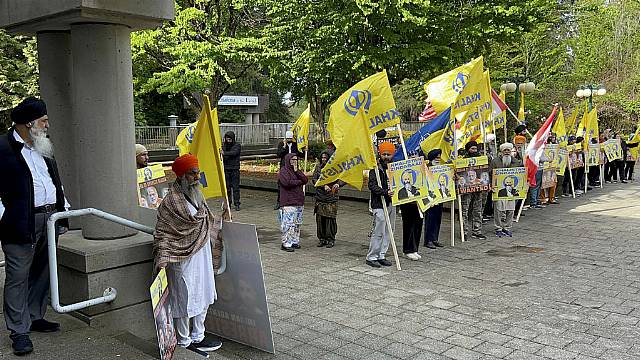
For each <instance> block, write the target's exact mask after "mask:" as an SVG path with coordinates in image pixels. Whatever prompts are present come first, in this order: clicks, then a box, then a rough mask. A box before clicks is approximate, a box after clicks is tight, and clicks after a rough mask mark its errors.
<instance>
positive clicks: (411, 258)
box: [404, 253, 420, 261]
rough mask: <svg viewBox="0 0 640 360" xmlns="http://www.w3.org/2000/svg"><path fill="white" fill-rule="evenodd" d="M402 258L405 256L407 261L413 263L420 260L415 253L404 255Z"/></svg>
mask: <svg viewBox="0 0 640 360" xmlns="http://www.w3.org/2000/svg"><path fill="white" fill-rule="evenodd" d="M404 256H406V257H407V259H409V260H414V261H416V260H420V258H419V257H417V256H416V254H415V253H408V254H404Z"/></svg>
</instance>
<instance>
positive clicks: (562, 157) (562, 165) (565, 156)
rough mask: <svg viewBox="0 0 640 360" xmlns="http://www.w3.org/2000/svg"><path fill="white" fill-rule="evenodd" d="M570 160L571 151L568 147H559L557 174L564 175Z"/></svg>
mask: <svg viewBox="0 0 640 360" xmlns="http://www.w3.org/2000/svg"><path fill="white" fill-rule="evenodd" d="M568 161H569V152H568V151H567V149H558V154H557V161H556V163H557V166H556V175H558V176H563V175H564V171H565V169H566V168H567V162H568Z"/></svg>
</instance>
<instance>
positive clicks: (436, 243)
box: [433, 241, 444, 247]
mask: <svg viewBox="0 0 640 360" xmlns="http://www.w3.org/2000/svg"><path fill="white" fill-rule="evenodd" d="M433 245H435V246H436V247H444V245H442V244H441V243H440V242H439V241H436V242H434V243H433Z"/></svg>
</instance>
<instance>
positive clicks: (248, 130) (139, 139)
mask: <svg viewBox="0 0 640 360" xmlns="http://www.w3.org/2000/svg"><path fill="white" fill-rule="evenodd" d="M292 125H293V124H291V123H264V124H253V125H246V124H229V123H222V124H220V134H221V135H222V136H224V134H225V133H226V132H227V131H233V132H234V133H235V134H236V141H238V142H239V143H241V144H243V145H267V144H269V143H271V139H283V138H284V137H285V134H286V132H287V130H289V129H290V128H291V126H292ZM423 125H425V123H420V122H403V123H402V129H403V130H404V131H417V130H418V129H419V128H420V127H422V126H423ZM185 127H187V125H178V126H136V128H135V137H136V143H138V144H142V145H144V146H145V147H146V148H147V149H149V150H164V149H175V148H176V146H175V143H176V139H177V138H178V134H180V131H182V130H183V129H184V128H185ZM320 132H321V129H319V127H318V126H317V124H311V129H310V130H309V133H310V136H309V137H310V138H312V139H313V138H320ZM325 135H328V134H325Z"/></svg>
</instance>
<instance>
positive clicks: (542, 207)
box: [533, 205, 546, 209]
mask: <svg viewBox="0 0 640 360" xmlns="http://www.w3.org/2000/svg"><path fill="white" fill-rule="evenodd" d="M533 208H534V209H544V208H546V206H544V205H536V206H534V207H533Z"/></svg>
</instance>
